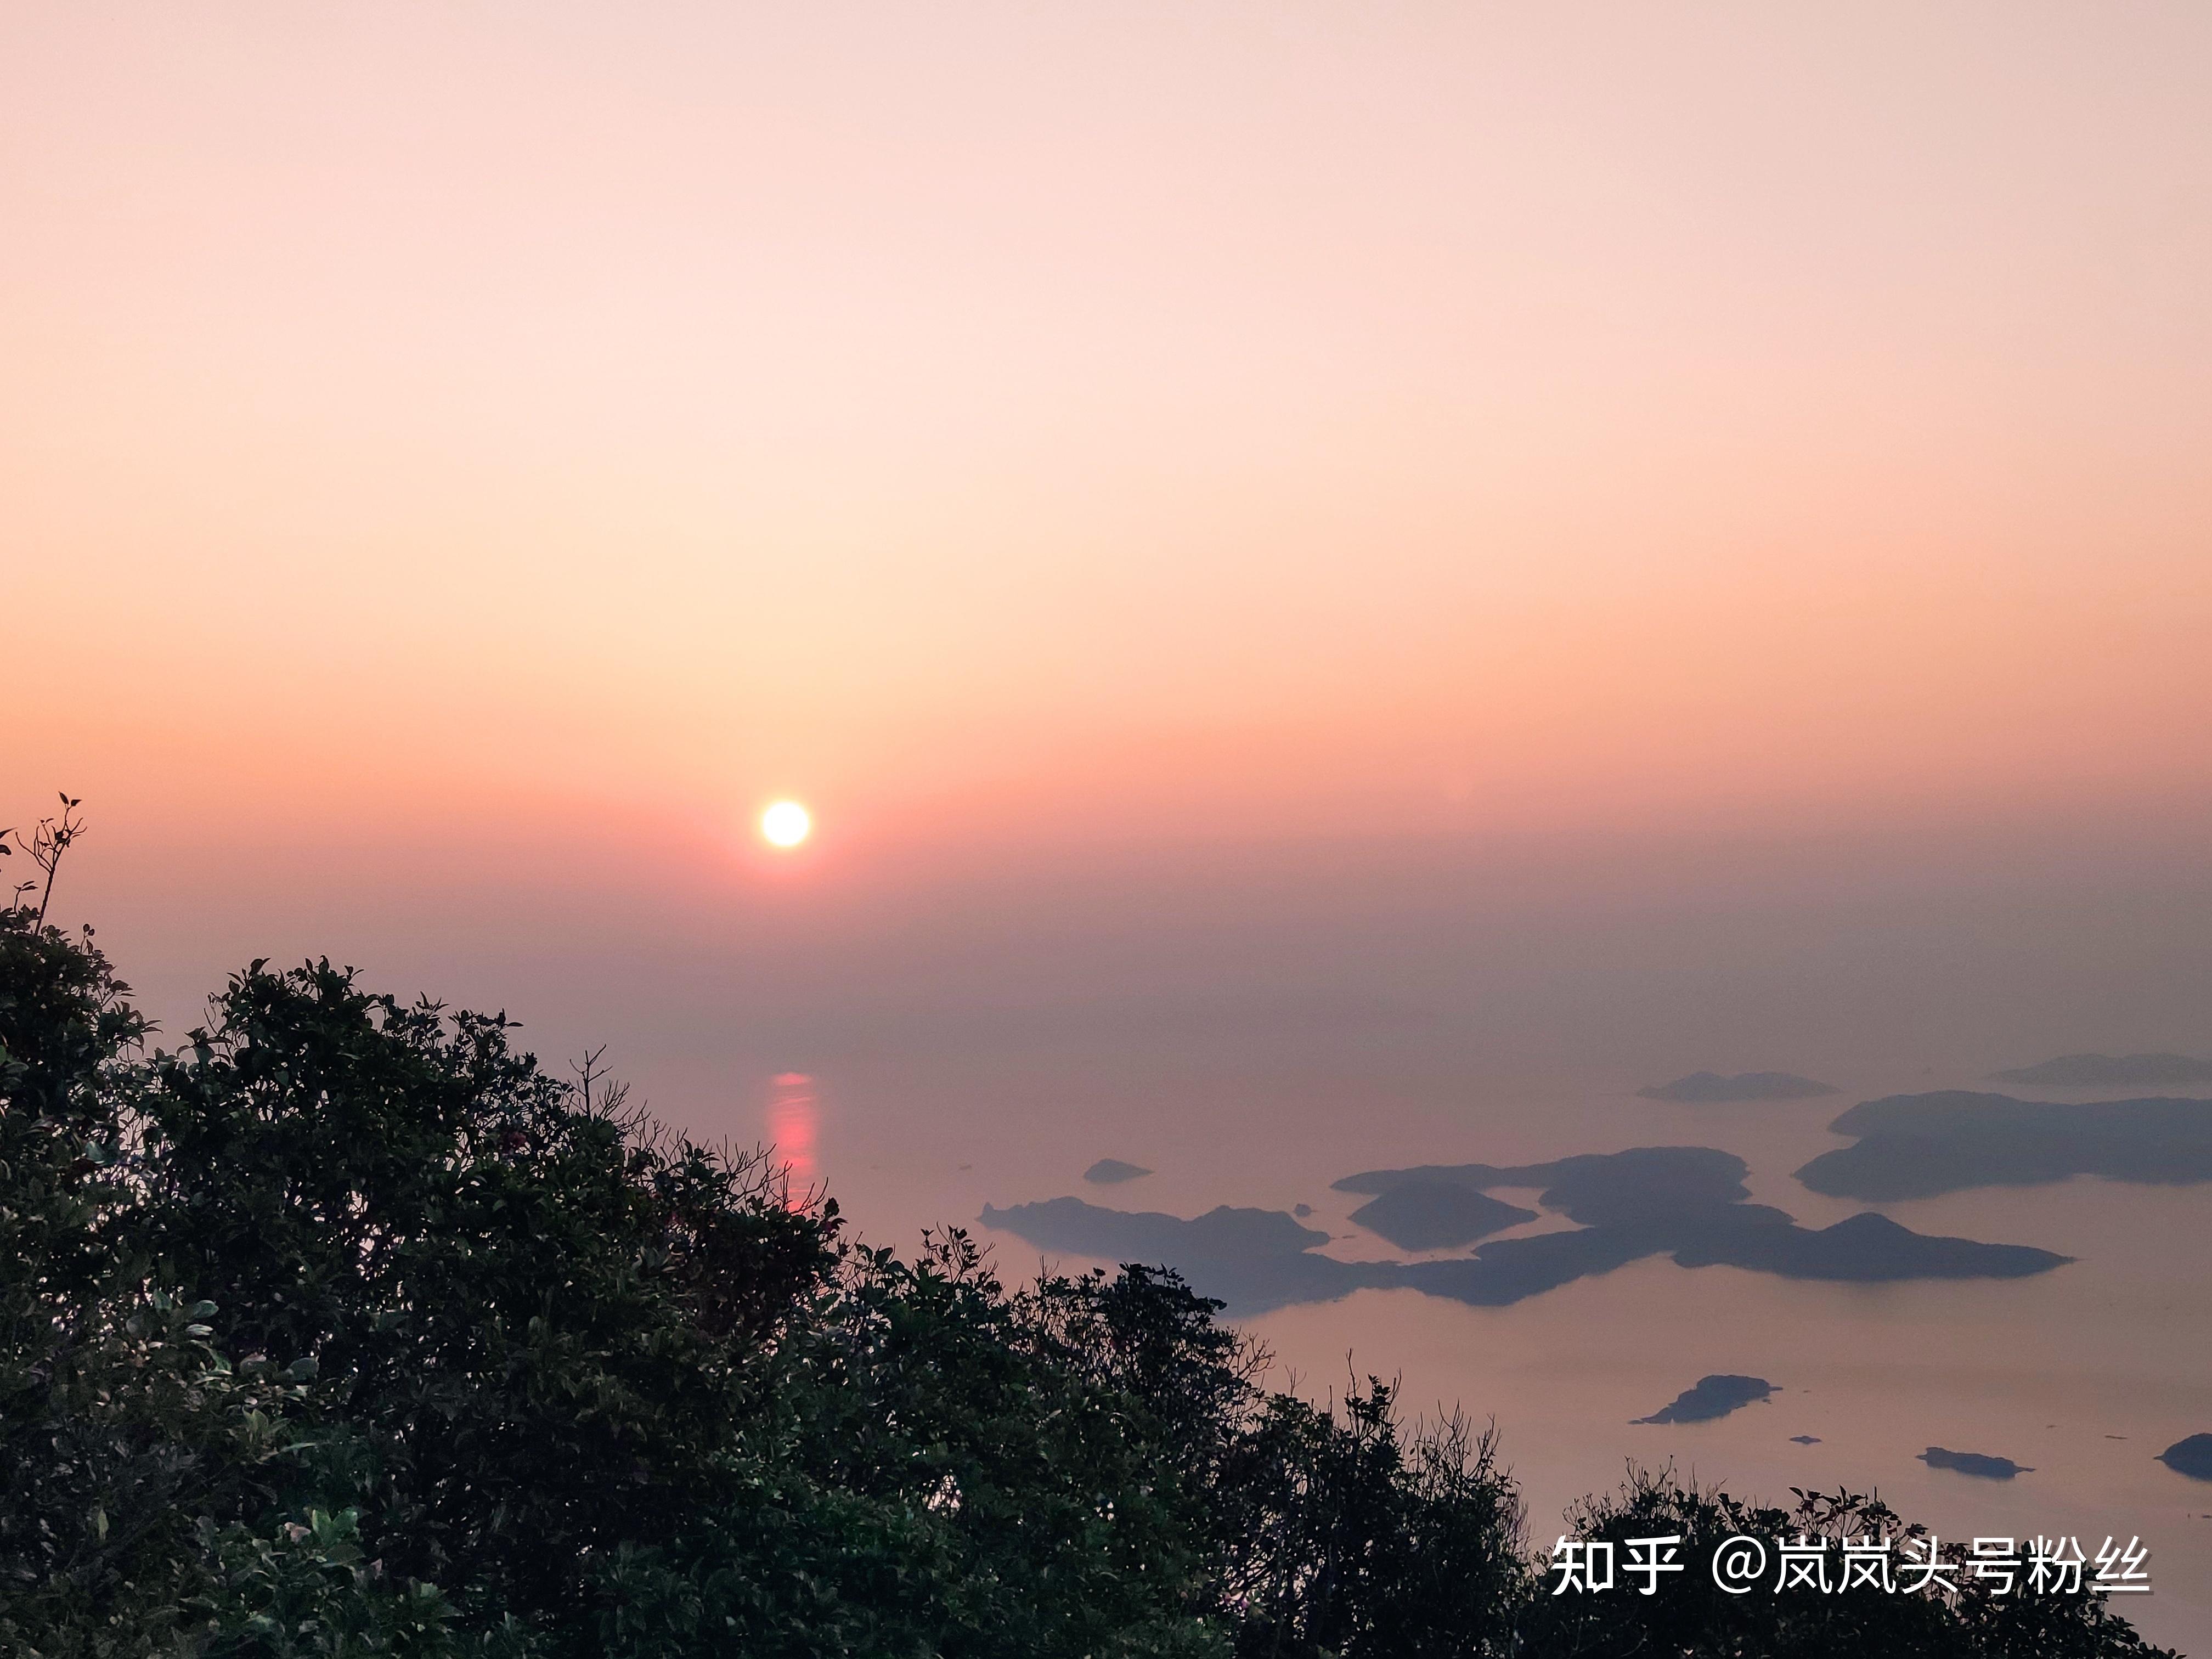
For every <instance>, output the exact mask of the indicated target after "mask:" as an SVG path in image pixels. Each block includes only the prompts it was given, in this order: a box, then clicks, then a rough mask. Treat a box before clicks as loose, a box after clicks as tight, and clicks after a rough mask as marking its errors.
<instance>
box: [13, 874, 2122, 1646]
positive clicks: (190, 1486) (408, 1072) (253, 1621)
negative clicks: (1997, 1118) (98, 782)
mask: <svg viewBox="0 0 2212 1659" xmlns="http://www.w3.org/2000/svg"><path fill="white" fill-rule="evenodd" d="M49 874H51V872H49ZM126 994H127V987H124V986H122V985H120V984H119V983H118V982H117V981H115V980H114V978H113V976H112V974H111V973H110V971H109V969H108V966H107V964H106V961H105V960H104V959H103V958H102V957H100V954H99V952H98V951H96V950H94V948H93V947H92V945H91V941H90V939H89V937H87V938H85V939H82V940H76V939H69V938H67V937H65V936H64V935H63V934H62V933H59V932H58V931H57V930H55V929H53V928H51V927H46V926H45V925H44V923H43V921H41V920H40V917H39V915H37V914H36V913H35V912H33V911H31V910H28V909H24V908H13V909H7V910H4V911H0V1272H4V1275H5V1277H4V1281H0V1455H4V1458H5V1464H4V1469H0V1475H3V1476H4V1482H0V1653H5V1654H9V1655H14V1654H23V1655H27V1656H45V1659H64V1656H65V1659H93V1656H102V1659H105V1656H116V1659H125V1656H155V1655H176V1656H240V1659H244V1656H253V1659H278V1656H284V1659H290V1656H303V1659H304V1656H318V1659H338V1656H349V1659H350V1656H362V1655H393V1656H410V1659H452V1656H461V1655H477V1656H486V1659H570V1656H574V1659H583V1656H587V1655H589V1656H599V1655H610V1656H635V1659H651V1656H692V1655H696V1656H707V1655H717V1656H720V1655H730V1654H744V1655H758V1656H789V1659H815V1656H829V1655H851V1656H884V1659H908V1656H911V1659H928V1656H944V1659H1055V1656H1065V1659H1077V1656H1108V1655H1121V1656H1132V1659H1135V1656H1160V1659H1169V1656H1201V1655H1203V1656H1214V1659H1260V1656H1279V1659H1328V1656H1334V1659H1425V1656H1476V1655H1498V1656H1504V1655H1528V1656H1536V1655H1544V1656H1549V1655H1554V1654H1556V1655H1567V1654H1576V1653H1589V1654H1613V1653H1620V1654H1626V1653H1630V1652H1634V1653H1638V1654H1684V1655H1688V1654H1706V1653H1729V1654H1743V1655H1770V1654H1771V1655H1776V1656H1780V1655H1790V1654H1798V1653H1803V1654H1808V1655H1809V1654H1814V1653H1828V1652H1836V1651H1844V1650H1850V1651H1868V1652H1882V1653H1885V1654H1931V1655H1932V1654H1945V1655H1951V1654H1958V1655H1975V1656H1984V1655H1986V1656H1992V1659H1994V1656H2000V1655H2003V1656H2009V1655H2015V1654H2020V1655H2026V1654H2029V1653H2035V1654H2039V1655H2057V1656H2066V1655H2082V1656H2087V1655H2102V1654H2122V1653H2131V1652H2142V1651H2146V1650H2143V1649H2142V1647H2141V1645H2140V1644H2137V1643H2136V1642H2135V1640H2134V1638H2133V1637H2132V1633H2131V1632H2129V1631H2128V1630H2127V1628H2126V1627H2125V1626H2124V1625H2121V1624H2120V1623H2119V1622H2118V1620H2114V1619H2112V1618H2111V1617H2110V1616H2109V1615H2107V1614H2106V1613H2105V1612H2104V1610H2103V1609H2102V1608H2101V1607H2099V1606H2097V1605H2096V1604H2095V1603H2093V1601H2082V1600H2081V1599H2079V1598H2076V1599H2074V1600H2064V1601H2062V1600H2057V1599H2053V1598H2045V1599H2043V1600H2041V1601H2028V1600H2026V1599H2016V1600H2015V1601H2009V1602H2006V1603H2003V1604H2002V1605H2000V1604H1999V1603H1997V1602H1996V1601H1994V1600H1993V1599H1991V1598H1989V1597H1986V1596H1972V1595H1970V1596H1968V1597H1966V1598H1965V1599H1963V1600H1961V1601H1959V1602H1958V1604H1957V1605H1956V1606H1953V1605H1950V1604H1948V1603H1946V1602H1943V1601H1933V1600H1928V1599H1924V1598H1902V1597H1892V1598H1883V1599H1881V1600H1880V1601H1878V1602H1877V1601H1875V1600H1873V1599H1870V1598H1865V1597H1860V1596H1850V1597H1834V1598H1828V1599H1826V1600H1822V1601H1817V1602H1814V1601H1802V1602H1801V1601H1793V1600H1791V1599H1790V1598H1780V1597H1774V1596H1771V1595H1770V1596H1765V1597H1753V1598H1742V1599H1737V1598H1731V1597H1726V1596H1723V1595H1720V1594H1719V1593H1718V1592H1717V1591H1715V1590H1713V1589H1711V1585H1710V1583H1709V1581H1706V1580H1705V1579H1703V1578H1701V1577H1699V1576H1698V1574H1697V1573H1695V1572H1692V1573H1687V1574H1685V1575H1683V1576H1682V1577H1681V1579H1680V1582H1679V1583H1677V1584H1674V1585H1670V1586H1669V1587H1668V1588H1669V1590H1670V1591H1671V1592H1674V1593H1671V1594H1668V1595H1660V1596H1657V1597H1655V1598H1650V1599H1648V1600H1647V1599H1644V1598H1641V1597H1637V1596H1633V1595H1613V1596H1610V1597H1606V1598H1553V1597H1551V1596H1549V1595H1548V1594H1547V1588H1548V1586H1547V1581H1546V1577H1545V1575H1544V1573H1543V1571H1542V1562H1541V1559H1532V1557H1531V1555H1530V1553H1529V1552H1528V1549H1527V1547H1526V1546H1525V1543H1524V1541H1523V1538H1522V1525H1521V1515H1520V1506H1519V1501H1518V1498H1517V1496H1516V1492H1515V1490H1514V1487H1513V1486H1512V1484H1511V1482H1510V1480H1509V1479H1508V1478H1507V1477H1506V1476H1505V1475H1504V1473H1503V1472H1502V1471H1501V1470H1500V1469H1499V1468H1498V1466H1497V1464H1496V1462H1495V1460H1494V1455H1493V1454H1494V1445H1493V1443H1492V1439H1491V1438H1490V1437H1488V1436H1486V1435H1477V1434H1474V1433H1473V1432H1472V1431H1469V1430H1468V1427H1467V1426H1466V1425H1464V1424H1463V1423H1462V1422H1460V1421H1457V1420H1451V1421H1448V1422H1446V1423H1444V1424H1443V1425H1437V1426H1434V1427H1430V1428H1415V1429H1412V1430H1408V1429H1407V1427H1405V1426H1404V1425H1401V1422H1400V1421H1399V1419H1398V1417H1397V1414H1396V1409H1395V1399H1394V1396H1393V1391H1392V1390H1391V1389H1389V1388H1388V1387H1386V1386H1384V1385H1383V1384H1382V1383H1376V1382H1374V1381H1373V1380H1371V1379H1370V1381H1369V1383H1367V1384H1366V1385H1364V1387H1356V1388H1354V1389H1352V1390H1351V1391H1350V1392H1349V1393H1348V1394H1347V1395H1346V1398H1345V1399H1344V1400H1343V1401H1341V1402H1340V1404H1339V1405H1338V1406H1337V1407H1336V1408H1335V1409H1334V1410H1323V1409H1321V1408H1319V1407H1315V1406H1313V1405H1311V1404H1310V1403H1307V1402H1305V1401H1300V1400H1297V1399H1293V1398H1290V1397H1286V1396H1283V1395H1269V1394H1267V1393H1266V1392H1264V1391H1263V1390H1261V1389H1260V1388H1258V1387H1257V1386H1256V1385H1255V1381H1254V1379H1255V1377H1256V1376H1258V1374H1259V1371H1260V1370H1261V1364H1262V1358H1261V1356H1259V1355H1258V1354H1256V1353H1255V1352H1253V1351H1252V1350H1251V1349H1250V1348H1249V1346H1247V1345H1246V1344H1245V1343H1244V1341H1243V1340H1242V1339H1241V1338H1239V1337H1238V1336H1237V1334H1235V1333H1234V1332H1232V1331H1231V1330H1229V1329H1228V1328H1225V1327H1223V1326H1221V1325H1219V1324H1218V1323H1217V1322H1216V1318H1215V1316H1216V1313H1217V1311H1218V1304H1214V1303H1211V1302H1208V1301H1206V1300H1204V1299H1202V1298H1200V1297H1196V1296H1194V1295H1193V1294H1192V1293H1191V1292H1190V1291H1189V1290H1188V1288H1187V1287H1186V1286H1185V1285H1183V1284H1182V1281H1181V1280H1180V1279H1177V1278H1176V1277H1175V1276H1174V1275H1172V1274H1170V1273H1164V1272H1158V1271H1155V1270H1151V1269H1146V1268H1144V1267H1126V1268H1124V1269H1123V1270H1122V1271H1121V1273H1119V1274H1117V1275H1113V1276H1105V1275H1098V1274H1092V1275H1089V1276H1085V1277H1082V1278H1077V1279H1067V1278H1048V1279H1043V1280H1041V1281H1039V1282H1037V1283H1036V1284H1033V1285H1027V1286H1022V1287H1018V1288H1012V1289H1009V1288H1008V1287H1007V1286H1006V1285H1003V1284H1001V1283H1000V1281H999V1279H997V1278H996V1277H995V1276H994V1273H992V1271H991V1269H990V1267H989V1264H988V1262H987V1261H986V1260H985V1259H984V1257H983V1256H982V1255H981V1252H979V1251H978V1249H976V1248H975V1245H974V1244H973V1243H972V1242H971V1241H970V1240H969V1239H968V1238H967V1237H965V1236H964V1235H963V1234H961V1233H959V1232H957V1231H954V1232H951V1233H948V1234H945V1235H944V1236H942V1237H939V1238H937V1239H935V1240H933V1242H932V1243H930V1244H929V1246H928V1247H927V1249H925V1250H924V1251H923V1253H922V1254H921V1256H920V1258H919V1259H917V1260H913V1261H902V1260H900V1259H899V1258H897V1257H896V1256H894V1255H892V1254H891V1253H890V1252H889V1251H885V1250H877V1249H866V1248H862V1247H860V1246H857V1245H853V1244H849V1243H846V1242H845V1241H844V1240H843V1239H842V1237H841V1221H840V1218H839V1217H838V1215H837V1212H836V1207H835V1206H834V1205H829V1204H827V1203H823V1204H818V1205H817V1204H809V1203H799V1204H793V1203H792V1202H790V1201H788V1200H787V1194H786V1193H785V1192H784V1190H783V1188H782V1187H781V1183H780V1182H778V1181H777V1180H775V1178H774V1176H773V1172H772V1170H771V1169H770V1167H769V1164H767V1163H766V1162H765V1160H763V1159H762V1158H758V1157H757V1156H747V1155H731V1154H728V1153H725V1152H716V1151H714V1150H713V1149H709V1148H705V1147H701V1146H695V1145H693V1144H691V1143H690V1142H688V1141H685V1140H683V1139H678V1138H675V1137H671V1136H668V1135H666V1134H665V1133H661V1132H660V1131H659V1130H657V1129H655V1128H654V1127H653V1126H652V1125H651V1124H650V1122H649V1121H647V1120H645V1119H644V1118H643V1117H642V1116H641V1115H637V1114H632V1113H629V1112H627V1111H626V1110H625V1109H623V1106H622V1103H621V1097H620V1095H619V1091H616V1092H615V1093H614V1094H612V1095H611V1096H610V1095H609V1094H607V1093H605V1092H604V1091H603V1092H602V1093H600V1094H599V1096H598V1097H597V1098H593V1097H592V1096H591V1095H590V1093H589V1091H588V1090H579V1089H576V1088H574V1087H572V1086H570V1085H568V1084H565V1083H562V1082H558V1081H556V1080H555V1079H551V1078H549V1077H548V1076H547V1075H545V1074H544V1073H543V1072H542V1071H541V1070H540V1069H539V1068H538V1066H537V1064H536V1063H535V1061H534V1060H532V1058H531V1057H530V1056H529V1055H527V1054H522V1053H520V1052H519V1051H517V1050H516V1049H515V1048H513V1046H512V1043H511V1035H512V1032H513V1026H512V1025H511V1024H509V1023H508V1022H507V1020H505V1019H504V1018H501V1017H484V1016H478V1015H472V1014H449V1013H447V1012H445V1011H444V1010H442V1009H441V1008H439V1007H437V1006H435V1005H433V1004H428V1003H417V1004H414V1005H403V1004H401V1003H399V1002H398V1001H396V1000H393V999H391V998H388V997H382V996H376V995H372V994H368V993H367V992H365V991H363V990H362V989H361V988H360V987H359V986H358V985H357V984H356V980H355V976H354V975H353V974H352V973H351V972H350V971H349V970H343V969H335V968H333V967H331V965H330V964H329V963H310V964H307V965H306V966H304V967H301V968H299V969H294V970H291V971H289V972H285V973H270V972H268V971H267V970H266V969H265V966H264V964H262V963H256V964H254V965H253V967H252V968H251V969H248V970H247V971H246V973H244V974H243V975H240V976H239V977H237V978H236V979H234V980H233V981H231V983H230V984H229V985H228V987H226V989H225V990H224V991H223V993H222V994H221V995H220V996H218V997H217V998H216V999H215V1000H214V1003H213V1005H212V1015H211V1018H210V1021H209V1023H208V1024H207V1026H206V1028H205V1029H204V1030H197V1031H194V1032H192V1033H191V1034H190V1035H189V1036H188V1037H187V1039H186V1040H185V1042H184V1044H183V1045H182V1046H181V1048H179V1050H178V1051H177V1052H175V1053H161V1052H159V1051H155V1052H154V1053H152V1054H144V1053H143V1052H141V1050H140V1048H139V1047H138V1045H139V1043H140V1042H141V1040H142V1039H143V1037H144V1036H145V1035H146V1032H145V1028H144V1026H143V1023H142V1022H141V1021H140V1020H139V1019H138V1018H137V1016H136V1015H135V1014H133V1013H132V1012H131V1010H130V1008H129V1006H128V1005H127V1002H126V1000H125V998H126ZM1583 1521H1584V1522H1585V1529H1586V1530H1589V1531H1590V1532H1593V1533H1595V1534H1599V1535H1607V1536H1612V1535H1619V1536H1626V1535H1629V1534H1632V1533H1635V1532H1638V1531H1663V1530H1680V1531H1681V1532H1683V1533H1684V1534H1686V1536H1688V1537H1690V1538H1691V1539H1692V1541H1693V1547H1695V1546H1697V1545H1700V1544H1702V1545H1705V1546H1706V1547H1709V1545H1710V1541H1711V1539H1712V1538H1713V1537H1716V1536H1718V1535H1720V1534H1722V1533H1723V1532H1726V1531H1732V1530H1739V1529H1742V1530H1753V1529H1757V1528H1767V1529H1768V1530H1770V1531H1773V1530H1779V1529H1782V1528H1784V1526H1785V1525H1786V1526H1789V1527H1792V1528H1801V1529H1802V1528H1813V1529H1815V1530H1826V1531H1829V1532H1836V1531H1838V1530H1840V1529H1843V1528H1850V1527H1857V1526H1859V1525H1862V1524H1869V1523H1872V1522H1875V1521H1884V1522H1885V1524H1887V1523H1893V1522H1894V1517H1886V1518H1885V1517H1884V1516H1877V1515H1876V1514H1875V1511H1873V1510H1870V1509H1869V1508H1868V1506H1866V1505H1864V1504H1859V1503H1858V1502H1857V1500H1851V1499H1846V1498H1836V1499H1814V1500H1808V1506H1807V1507H1806V1508H1805V1509H1803V1510H1800V1511H1799V1512H1797V1513H1796V1514H1794V1515H1790V1516H1784V1515H1782V1514H1781V1513H1780V1512H1770V1511H1753V1510H1747V1508H1745V1506H1743V1505H1741V1504H1738V1503H1736V1502H1735V1500H1733V1499H1730V1498H1725V1497H1723V1496H1722V1495H1719V1494H1703V1493H1698V1492H1691V1491H1688V1490H1687V1489H1685V1488H1681V1487H1680V1486H1675V1485H1674V1484H1673V1483H1671V1482H1668V1481H1650V1480H1645V1481H1641V1482H1637V1483H1632V1485H1631V1486H1630V1487H1629V1488H1628V1489H1627V1491H1626V1492H1624V1493H1623V1494H1622V1495H1620V1497H1618V1498H1609V1499H1607V1500H1604V1501H1602V1502H1600V1503H1597V1504H1594V1505H1592V1506H1591V1508H1590V1510H1589V1514H1588V1515H1587V1516H1585V1517H1583Z"/></svg>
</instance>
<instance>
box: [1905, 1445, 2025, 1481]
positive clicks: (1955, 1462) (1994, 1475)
mask: <svg viewBox="0 0 2212 1659" xmlns="http://www.w3.org/2000/svg"><path fill="white" fill-rule="evenodd" d="M1919 1461H1920V1462H1923V1463H1925V1464H1926V1465H1927V1466H1928V1467H1929V1468H1931V1469H1950V1470H1953V1471H1954V1472H1955V1473H1957V1474H1971V1475H1972V1476H1973V1477H1974V1478H1975V1479H1976V1480H2011V1479H2012V1478H2013V1476H2015V1475H2016V1474H2034V1473H2035V1471H2034V1470H2033V1469H2032V1468H2029V1467H2028V1466H2027V1464H2025V1463H2015V1462H2013V1461H2012V1459H2010V1458H2009V1457H1985V1456H1984V1455H1982V1454H1981V1453H1980V1452H1961V1451H1946V1450H1945V1449H1943V1448H1942V1447H1941V1446H1930V1447H1929V1449H1927V1450H1926V1451H1924V1452H1922V1453H1921V1454H1920V1457H1919Z"/></svg>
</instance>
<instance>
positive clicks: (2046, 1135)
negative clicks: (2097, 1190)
mask: <svg viewBox="0 0 2212 1659" xmlns="http://www.w3.org/2000/svg"><path fill="white" fill-rule="evenodd" d="M1828 1127H1830V1128H1832V1129H1833V1130H1834V1131H1835V1132H1836V1133H1838V1134H1842V1135H1855V1136H1857V1137H1858V1144H1857V1146H1839V1147H1838V1148H1837V1149H1836V1150H1835V1151H1833V1152H1823V1153H1821V1154H1820V1157H1818V1158H1814V1160H1813V1161H1812V1162H1811V1163H1809V1164H1806V1165H1805V1166H1804V1167H1803V1168H1802V1169H1801V1170H1798V1171H1797V1179H1798V1180H1799V1181H1801V1182H1803V1183H1804V1184H1805V1185H1806V1186H1807V1187H1808V1188H1811V1189H1812V1190H1813V1191H1814V1192H1816V1193H1826V1194H1830V1195H1831V1196H1832V1197H1837V1198H1856V1199H1861V1200H1866V1201H1869V1202H1872V1203H1886V1202H1888V1201H1890V1200H1895V1199H1903V1198H1930V1197H1933V1196H1935V1195H1936V1194H1940V1193H1955V1192H1960V1191H1962V1190H1964V1189H1965V1188H1970V1187H2027V1186H2033V1185H2036V1184H2039V1183H2040V1182H2048V1181H2063V1180H2065V1179H2066V1178H2067V1177H2069V1176H2077V1175H2094V1176H2106V1178H2107V1179H2110V1180H2113V1181H2135V1182H2151V1183H2161V1184H2171V1183H2175V1182H2195V1181H2212V1101H2204V1100H2191V1099H2188V1098H2186V1097H2159V1098H2155V1099H2148V1100H2114V1101H2105V1102H2100V1103H2092V1104H2087V1105H2075V1104H2060V1103H2056V1102H2052V1101H2045V1100H2016V1099H2015V1098H2014V1097H2012V1096H2010V1095H1996V1094H1979V1093H1976V1092H1974V1091H1971V1090H1966V1089H1947V1090H1942V1091H1937V1092H1936V1093H1933V1094H1924V1095H1890V1096H1887V1097H1884V1098H1882V1099H1881V1100H1869V1101H1864V1102H1862V1103H1860V1104H1858V1105H1857V1106H1854V1107H1852V1108H1851V1109H1850V1110H1849V1111H1848V1112H1845V1113H1844V1115H1842V1116H1841V1117H1838V1119H1836V1120H1835V1121H1834V1122H1832V1123H1831V1124H1830V1125H1829V1126H1828Z"/></svg>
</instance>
